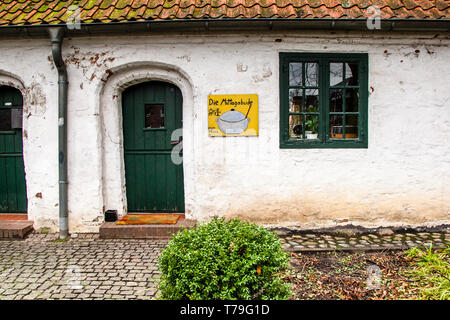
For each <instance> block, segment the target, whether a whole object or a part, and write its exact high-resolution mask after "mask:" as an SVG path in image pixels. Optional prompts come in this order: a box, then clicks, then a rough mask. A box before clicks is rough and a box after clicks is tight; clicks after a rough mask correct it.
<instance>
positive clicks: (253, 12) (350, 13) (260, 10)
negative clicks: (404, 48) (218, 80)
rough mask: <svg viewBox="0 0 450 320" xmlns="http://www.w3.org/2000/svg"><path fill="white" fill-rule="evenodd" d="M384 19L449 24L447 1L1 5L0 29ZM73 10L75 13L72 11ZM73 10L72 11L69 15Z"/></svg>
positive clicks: (22, 0) (41, 1)
mask: <svg viewBox="0 0 450 320" xmlns="http://www.w3.org/2000/svg"><path fill="white" fill-rule="evenodd" d="M372 5H373V6H377V7H379V8H380V11H381V17H382V18H383V19H425V20H434V19H446V20H448V19H450V0H360V1H358V0H132V1H126V0H66V1H45V0H31V1H30V0H28V1H27V0H18V1H12V0H3V1H0V26H5V25H24V24H34V25H36V24H58V23H62V24H64V23H66V22H67V20H68V19H70V17H71V15H72V14H74V12H75V11H74V10H73V8H77V7H78V8H80V11H81V15H80V19H81V22H82V23H92V22H94V21H97V22H102V23H108V22H112V21H136V20H137V21H145V20H178V19H228V18H235V19H261V18H265V19H277V18H285V19H294V18H303V19H321V18H334V19H362V18H365V17H368V16H369V14H368V12H367V11H368V8H369V7H370V6H372ZM75 6H76V7H75ZM68 8H71V9H72V10H68Z"/></svg>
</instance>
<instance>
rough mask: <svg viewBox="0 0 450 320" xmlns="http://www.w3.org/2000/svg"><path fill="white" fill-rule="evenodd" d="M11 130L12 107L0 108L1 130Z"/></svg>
mask: <svg viewBox="0 0 450 320" xmlns="http://www.w3.org/2000/svg"><path fill="white" fill-rule="evenodd" d="M10 130H11V109H10V108H0V131H10Z"/></svg>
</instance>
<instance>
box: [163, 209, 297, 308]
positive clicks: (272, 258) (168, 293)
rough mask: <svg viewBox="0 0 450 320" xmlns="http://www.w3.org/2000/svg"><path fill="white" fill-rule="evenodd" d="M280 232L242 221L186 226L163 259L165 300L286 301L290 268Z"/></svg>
mask: <svg viewBox="0 0 450 320" xmlns="http://www.w3.org/2000/svg"><path fill="white" fill-rule="evenodd" d="M288 261H289V260H288V255H287V254H286V253H285V252H283V251H282V249H281V242H280V240H279V238H278V236H277V235H276V234H275V233H273V232H270V231H268V230H266V229H264V228H263V227H260V226H257V225H254V224H252V223H248V222H242V221H240V220H238V219H233V220H230V221H226V220H225V219H223V218H221V219H219V218H214V219H213V220H212V221H211V222H209V223H206V224H201V225H199V226H196V227H195V228H192V229H185V230H183V231H181V232H179V233H177V234H176V235H174V237H173V238H172V240H171V241H170V242H169V244H168V247H167V248H166V249H165V250H164V252H163V253H162V254H161V256H160V258H159V269H160V270H161V273H162V275H161V282H160V291H161V298H162V299H167V300H178V299H191V300H211V299H216V300H234V299H242V300H258V299H277V300H281V299H286V298H288V297H289V295H290V287H289V284H287V283H284V282H283V280H282V275H281V272H282V271H284V270H285V269H286V268H287V266H288Z"/></svg>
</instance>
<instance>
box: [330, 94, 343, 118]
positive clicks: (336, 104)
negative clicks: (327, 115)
mask: <svg viewBox="0 0 450 320" xmlns="http://www.w3.org/2000/svg"><path fill="white" fill-rule="evenodd" d="M343 94H344V90H343V89H330V112H342V111H343V100H342V96H343Z"/></svg>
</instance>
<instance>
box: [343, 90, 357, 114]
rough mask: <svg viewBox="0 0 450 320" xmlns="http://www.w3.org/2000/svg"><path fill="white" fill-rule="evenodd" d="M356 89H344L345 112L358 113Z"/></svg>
mask: <svg viewBox="0 0 450 320" xmlns="http://www.w3.org/2000/svg"><path fill="white" fill-rule="evenodd" d="M358 105H359V94H358V89H345V112H358Z"/></svg>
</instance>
